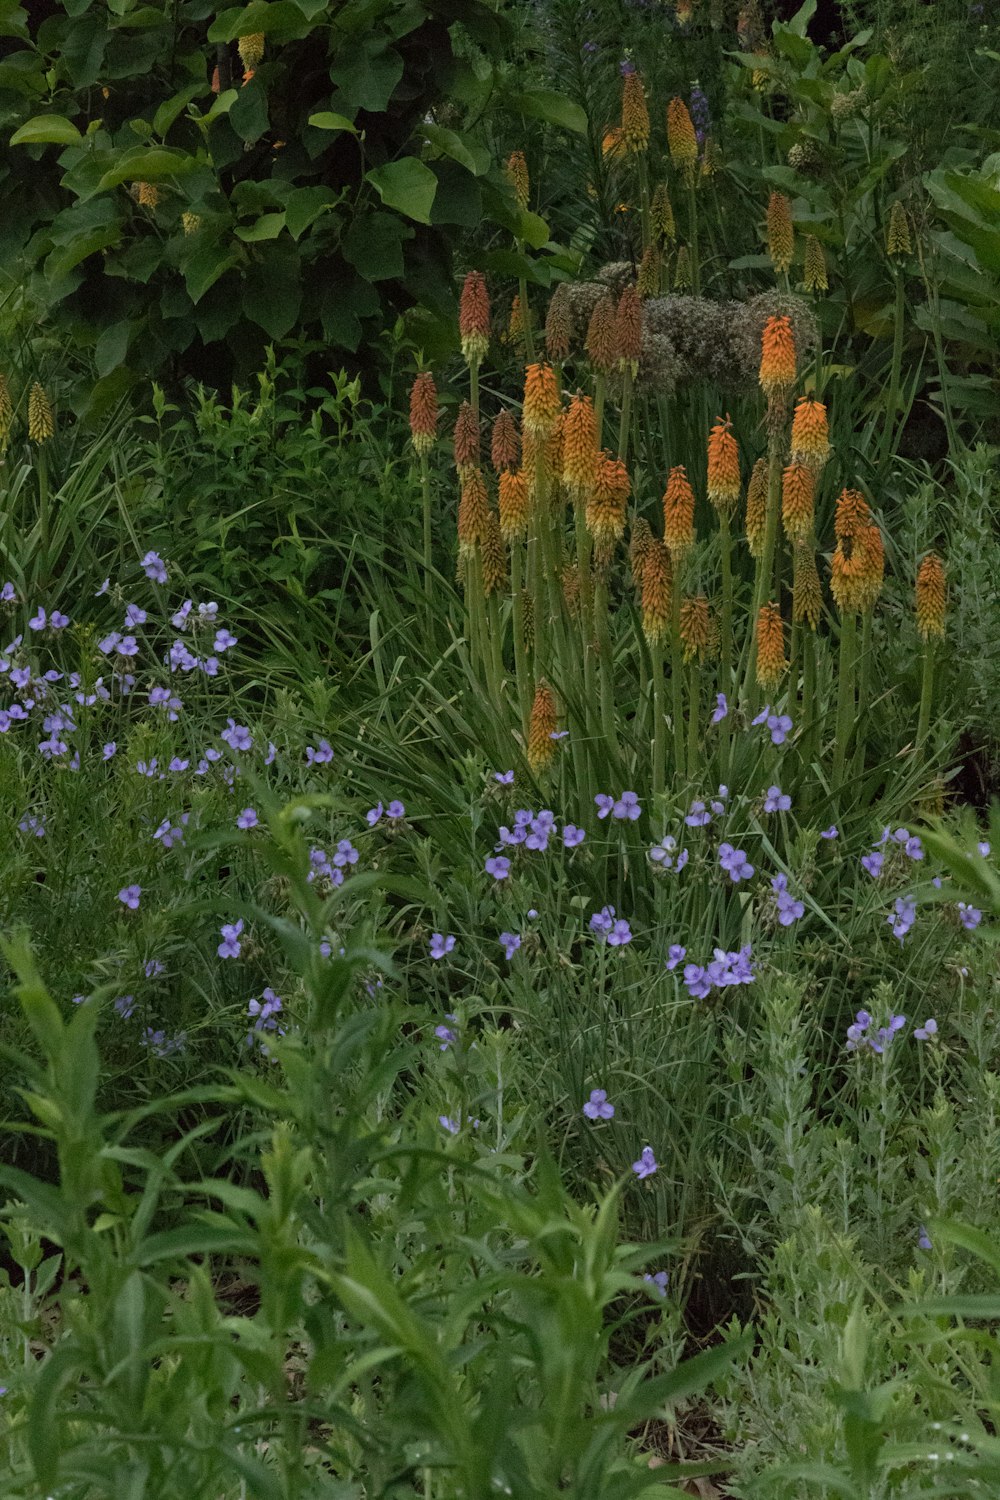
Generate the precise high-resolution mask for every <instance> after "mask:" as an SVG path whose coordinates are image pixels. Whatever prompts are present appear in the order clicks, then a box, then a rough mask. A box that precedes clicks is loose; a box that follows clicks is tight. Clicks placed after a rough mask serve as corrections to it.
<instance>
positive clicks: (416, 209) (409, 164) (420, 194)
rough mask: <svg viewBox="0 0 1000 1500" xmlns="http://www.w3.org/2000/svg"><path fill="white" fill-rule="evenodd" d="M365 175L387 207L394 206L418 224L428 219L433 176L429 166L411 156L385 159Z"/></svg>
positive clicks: (433, 188)
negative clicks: (398, 159)
mask: <svg viewBox="0 0 1000 1500" xmlns="http://www.w3.org/2000/svg"><path fill="white" fill-rule="evenodd" d="M365 177H366V180H367V181H368V182H370V183H371V185H372V187H373V188H374V189H375V191H376V192H377V193H378V195H379V197H380V198H381V199H382V202H383V203H384V204H385V206H386V207H387V208H394V209H396V210H397V212H399V213H401V214H405V215H406V217H407V218H408V219H416V221H417V223H418V224H429V223H430V222H431V207H432V205H433V203H434V194H435V193H436V192H437V178H436V177H435V176H434V173H433V172H432V171H431V169H430V167H428V166H426V165H425V164H424V163H423V162H422V161H418V160H417V158H416V157H415V156H404V157H403V158H402V159H401V160H400V161H390V162H387V163H386V165H385V166H384V167H373V168H372V170H371V171H370V172H366V173H365Z"/></svg>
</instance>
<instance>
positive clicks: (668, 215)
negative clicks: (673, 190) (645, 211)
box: [650, 182, 677, 245]
mask: <svg viewBox="0 0 1000 1500" xmlns="http://www.w3.org/2000/svg"><path fill="white" fill-rule="evenodd" d="M650 218H651V219H652V221H653V228H654V229H655V231H656V233H657V235H658V236H659V238H660V239H661V240H662V241H663V243H664V244H665V245H672V244H673V242H674V240H675V239H676V238H677V226H676V224H675V223H674V210H673V208H672V206H671V203H670V194H669V192H668V191H667V185H666V183H665V182H660V183H657V185H656V189H655V191H654V193H653V203H652V207H651V209H650Z"/></svg>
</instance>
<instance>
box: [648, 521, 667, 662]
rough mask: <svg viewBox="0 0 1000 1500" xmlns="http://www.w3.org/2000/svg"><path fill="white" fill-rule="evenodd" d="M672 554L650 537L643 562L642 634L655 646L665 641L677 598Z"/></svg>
mask: <svg viewBox="0 0 1000 1500" xmlns="http://www.w3.org/2000/svg"><path fill="white" fill-rule="evenodd" d="M672 584H673V567H672V564H671V561H670V553H669V552H668V550H667V548H666V547H665V545H664V544H663V542H661V541H660V540H659V539H658V538H656V537H652V536H651V537H650V538H649V541H648V544H647V545H646V547H645V551H644V554H643V558H642V581H641V586H642V633H643V635H644V636H645V637H646V640H647V641H648V642H649V644H650V645H651V646H656V645H658V644H660V642H662V641H664V640H665V639H666V637H667V633H668V631H669V629H670V607H671V600H672V594H673V588H672Z"/></svg>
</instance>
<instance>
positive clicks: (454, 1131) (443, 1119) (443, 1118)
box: [438, 1115, 462, 1135]
mask: <svg viewBox="0 0 1000 1500" xmlns="http://www.w3.org/2000/svg"><path fill="white" fill-rule="evenodd" d="M438 1124H439V1125H440V1126H441V1127H442V1129H444V1130H447V1132H448V1134H449V1135H458V1132H459V1131H460V1130H461V1128H462V1122H461V1121H460V1120H453V1119H451V1117H450V1116H449V1115H438Z"/></svg>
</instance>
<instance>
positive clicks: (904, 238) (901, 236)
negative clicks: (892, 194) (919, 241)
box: [885, 198, 913, 258]
mask: <svg viewBox="0 0 1000 1500" xmlns="http://www.w3.org/2000/svg"><path fill="white" fill-rule="evenodd" d="M885 249H886V254H887V255H890V256H892V257H894V258H895V257H896V256H899V255H912V253H913V244H912V241H911V239H910V221H909V219H908V218H907V217H906V209H905V208H904V207H903V205H902V203H900V201H899V199H898V198H897V199H896V201H895V203H894V204H893V205H892V207H891V208H890V210H889V228H888V230H887V231H886V236H885Z"/></svg>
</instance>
